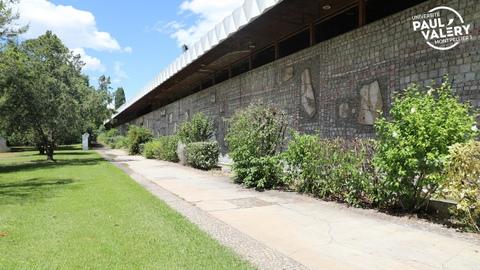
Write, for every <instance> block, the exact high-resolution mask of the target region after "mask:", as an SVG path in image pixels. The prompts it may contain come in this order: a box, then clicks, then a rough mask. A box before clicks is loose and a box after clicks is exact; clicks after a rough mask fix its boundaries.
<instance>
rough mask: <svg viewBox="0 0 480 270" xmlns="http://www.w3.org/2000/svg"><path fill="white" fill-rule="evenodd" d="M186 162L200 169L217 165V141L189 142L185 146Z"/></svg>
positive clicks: (218, 151)
mask: <svg viewBox="0 0 480 270" xmlns="http://www.w3.org/2000/svg"><path fill="white" fill-rule="evenodd" d="M185 153H186V158H187V164H188V165H190V166H192V167H194V168H197V169H202V170H210V169H212V168H214V167H215V166H217V163H218V155H219V154H220V150H219V147H218V143H217V142H196V143H189V144H187V146H186V148H185Z"/></svg>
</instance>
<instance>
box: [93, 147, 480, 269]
mask: <svg viewBox="0 0 480 270" xmlns="http://www.w3.org/2000/svg"><path fill="white" fill-rule="evenodd" d="M99 152H100V153H101V154H102V155H103V156H107V157H109V158H110V160H111V161H112V162H114V164H116V165H117V166H120V167H121V168H123V169H124V170H126V171H127V172H129V173H130V174H131V175H132V176H133V178H134V179H136V180H137V181H138V182H139V183H141V184H142V185H144V186H145V187H146V188H147V189H149V190H150V191H152V190H153V191H152V192H153V193H154V194H156V193H155V192H154V191H155V190H156V191H158V190H161V192H160V193H159V194H160V195H161V196H159V195H158V194H156V195H157V196H159V197H160V198H161V199H163V200H164V201H166V202H167V203H168V204H170V205H171V206H172V207H173V208H174V209H176V210H177V211H179V212H180V213H182V214H183V215H185V216H186V217H187V218H189V219H190V220H192V222H194V223H196V224H198V225H199V226H200V228H202V229H204V230H205V231H207V232H208V233H210V234H211V235H212V236H213V237H214V238H216V239H218V240H219V241H220V242H221V243H223V244H224V245H227V246H229V247H231V248H232V249H234V250H235V251H236V252H238V253H239V254H240V255H242V256H243V257H244V258H246V259H248V260H250V261H252V262H253V263H254V264H255V265H256V266H258V267H259V268H260V269H303V268H305V267H307V268H310V269H402V270H404V269H422V270H423V269H432V270H433V269H442V270H443V269H452V270H453V269H455V270H457V269H458V270H461V269H470V270H480V237H479V236H478V235H473V234H465V233H458V232H455V231H454V230H452V229H447V228H444V227H442V226H440V225H436V224H432V223H428V222H425V221H421V220H416V219H408V218H399V217H392V216H388V215H386V214H383V213H378V212H376V211H374V210H365V209H355V208H348V207H345V206H344V205H340V204H337V203H331V202H324V201H320V200H316V199H314V198H311V197H308V196H303V195H299V194H296V193H289V192H280V191H266V192H256V191H254V190H250V189H245V188H243V187H241V186H239V185H237V184H234V183H233V182H232V180H231V179H229V178H228V177H225V176H220V175H215V174H214V173H212V172H204V171H199V170H195V169H192V168H188V167H184V166H181V165H179V164H173V163H168V162H162V161H156V160H146V159H144V158H142V157H132V156H128V155H126V153H125V152H123V151H121V150H107V149H103V150H100V151H99ZM139 179H140V180H139ZM179 205H181V207H179ZM185 209H188V210H185ZM191 213H195V214H193V215H192V214H191ZM200 216H201V218H199V217H200ZM212 224H214V225H212ZM219 224H220V225H219ZM217 227H221V228H222V229H221V230H220V231H221V233H218V232H219V229H216V228H217ZM232 239H236V240H232ZM239 239H242V240H239ZM256 249H258V250H256Z"/></svg>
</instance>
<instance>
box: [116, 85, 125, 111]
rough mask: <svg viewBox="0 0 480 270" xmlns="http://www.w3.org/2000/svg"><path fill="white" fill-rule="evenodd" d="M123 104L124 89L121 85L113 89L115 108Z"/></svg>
mask: <svg viewBox="0 0 480 270" xmlns="http://www.w3.org/2000/svg"><path fill="white" fill-rule="evenodd" d="M123 104H125V91H124V90H123V87H118V88H117V91H115V110H116V109H118V108H120V106H122V105H123Z"/></svg>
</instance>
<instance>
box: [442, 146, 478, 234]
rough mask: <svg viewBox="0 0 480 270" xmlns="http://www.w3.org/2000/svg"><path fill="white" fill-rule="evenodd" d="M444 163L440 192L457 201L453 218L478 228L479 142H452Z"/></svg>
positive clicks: (475, 228) (466, 225) (467, 225)
mask: <svg viewBox="0 0 480 270" xmlns="http://www.w3.org/2000/svg"><path fill="white" fill-rule="evenodd" d="M446 164H447V165H446V169H445V173H446V176H447V180H446V181H445V185H444V187H443V193H444V194H445V196H447V197H449V198H452V199H454V200H456V201H457V202H458V204H457V208H456V209H453V213H454V214H455V217H456V218H457V220H458V222H459V223H460V224H461V225H463V226H465V227H467V228H469V229H473V230H476V231H480V142H476V141H470V142H468V143H464V144H455V145H453V146H452V147H450V151H449V156H448V159H447V163H446Z"/></svg>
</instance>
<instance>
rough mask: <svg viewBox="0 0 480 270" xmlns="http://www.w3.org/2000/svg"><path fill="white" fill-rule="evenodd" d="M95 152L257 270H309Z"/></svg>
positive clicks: (100, 152) (111, 158)
mask: <svg viewBox="0 0 480 270" xmlns="http://www.w3.org/2000/svg"><path fill="white" fill-rule="evenodd" d="M97 152H98V153H99V154H100V155H101V156H102V157H103V158H105V159H106V160H108V161H110V162H111V163H112V164H114V165H115V166H117V167H118V168H120V169H121V170H123V171H124V172H125V173H127V174H128V175H129V176H130V177H132V178H133V179H134V180H135V181H136V182H137V183H139V184H140V185H142V186H143V187H144V188H145V189H147V190H148V191H150V192H151V193H152V194H153V195H155V196H156V197H158V198H159V199H161V200H163V201H164V202H166V203H167V204H168V205H169V206H170V207H171V208H173V209H175V210H176V211H177V212H179V213H180V214H182V215H183V216H185V217H186V218H187V219H188V220H190V221H191V222H192V223H194V224H196V225H197V226H198V227H200V229H202V230H203V231H205V232H207V233H208V234H209V235H210V236H211V237H213V238H214V239H216V240H217V241H219V242H220V243H221V244H223V245H225V246H227V247H229V248H231V249H232V250H234V251H235V252H236V253H237V254H239V255H240V256H241V257H243V258H244V259H246V260H247V261H249V262H251V263H252V264H253V265H254V266H256V267H257V268H259V269H265V270H267V269H272V270H278V269H285V270H287V269H288V270H294V269H295V270H296V269H308V268H307V267H305V266H304V265H302V264H300V263H299V262H297V261H295V260H293V259H292V258H290V257H288V256H286V255H283V254H281V253H279V252H278V251H275V250H273V249H271V248H269V247H267V246H266V245H264V244H262V243H260V242H259V241H257V240H255V239H253V238H251V237H250V236H248V235H246V234H244V233H242V232H240V231H238V230H237V229H235V228H233V227H231V226H229V225H227V224H226V223H224V222H222V221H220V220H218V219H217V218H215V217H213V216H211V215H210V214H209V213H207V212H205V211H203V210H201V209H200V208H198V207H196V206H194V205H192V204H191V203H189V202H187V201H185V200H183V199H181V198H179V197H178V196H176V195H174V194H172V193H171V192H169V191H168V190H166V189H164V188H162V187H160V186H158V185H157V184H155V183H153V182H152V181H150V180H148V179H146V178H145V177H143V176H142V175H140V174H137V173H135V172H134V171H133V170H131V169H130V168H128V165H126V164H122V163H121V162H116V161H115V160H114V157H113V156H111V155H109V154H106V153H105V152H104V151H102V150H97Z"/></svg>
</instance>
